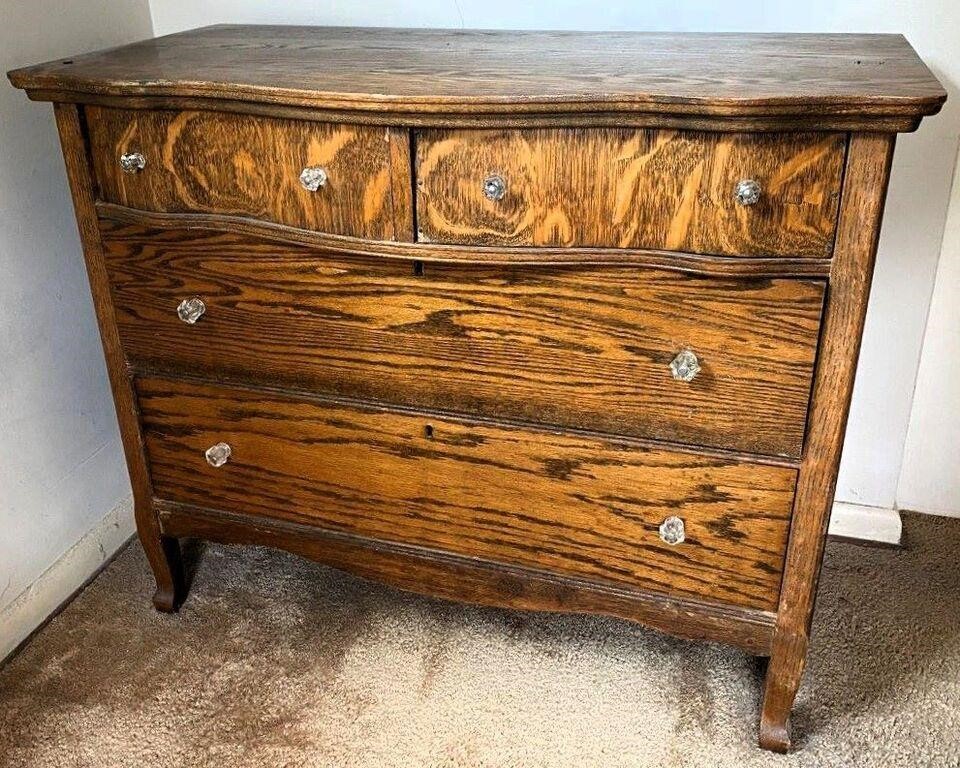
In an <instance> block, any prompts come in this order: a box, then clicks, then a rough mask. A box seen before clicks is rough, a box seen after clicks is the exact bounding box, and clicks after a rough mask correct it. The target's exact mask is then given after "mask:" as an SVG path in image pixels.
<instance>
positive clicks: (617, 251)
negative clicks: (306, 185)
mask: <svg viewBox="0 0 960 768" xmlns="http://www.w3.org/2000/svg"><path fill="white" fill-rule="evenodd" d="M96 207H97V213H98V215H99V216H100V219H101V226H103V227H105V228H108V229H112V228H113V227H115V226H116V225H117V224H132V225H134V226H142V227H145V228H148V229H162V230H169V229H189V230H192V231H199V232H223V231H224V230H226V231H227V232H230V233H233V234H237V235H249V236H251V237H254V238H265V239H268V240H271V241H275V242H279V243H291V244H294V245H309V246H313V247H316V248H321V249H323V250H324V251H328V252H330V253H336V254H348V255H354V256H382V257H385V258H388V259H405V260H414V261H435V262H442V263H448V264H471V265H473V264H524V265H531V266H533V265H536V266H554V265H558V264H581V265H592V266H600V265H630V266H634V267H652V268H655V269H665V270H670V271H673V272H679V273H683V274H690V275H699V276H715V277H822V278H827V277H829V275H830V259H796V258H787V257H776V258H767V257H752V256H738V257H737V258H735V259H731V258H728V257H725V256H704V255H703V254H696V253H678V252H673V251H653V250H649V249H639V248H564V247H553V248H513V247H510V246H489V245H470V246H463V245H438V244H436V243H422V242H419V243H401V242H391V241H380V240H377V241H373V240H362V239H359V238H355V237H343V236H339V235H328V234H324V233H322V232H313V231H309V230H305V229H296V228H294V227H287V226H284V225H281V224H272V223H270V222H263V221H255V220H253V219H249V218H246V217H239V216H214V215H211V214H205V213H179V214H163V213H150V212H147V211H137V210H133V209H130V208H126V207H124V206H118V205H113V204H112V203H103V202H100V203H97V206H96Z"/></svg>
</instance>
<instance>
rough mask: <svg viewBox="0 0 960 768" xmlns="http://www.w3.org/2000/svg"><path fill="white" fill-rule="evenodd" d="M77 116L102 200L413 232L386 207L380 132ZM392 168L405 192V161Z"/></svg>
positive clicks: (387, 233) (284, 123)
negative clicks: (84, 120)
mask: <svg viewBox="0 0 960 768" xmlns="http://www.w3.org/2000/svg"><path fill="white" fill-rule="evenodd" d="M86 114H87V122H88V125H89V130H90V142H91V147H92V152H93V165H94V169H95V173H96V177H97V181H98V184H99V189H100V196H101V198H102V199H103V200H104V201H106V202H109V203H116V204H118V205H124V206H128V207H130V208H139V209H141V210H146V211H158V212H163V213H207V214H220V215H224V216H247V217H251V218H255V219H260V220H262V221H269V222H274V223H277V224H286V225H289V226H291V227H298V228H302V229H310V230H316V231H320V232H324V233H329V234H335V235H349V236H353V237H363V238H370V239H378V240H408V239H410V238H411V236H412V232H411V231H410V230H412V220H411V221H410V222H407V221H406V214H405V213H404V212H403V211H395V210H394V201H393V197H392V195H391V183H392V181H391V178H392V177H391V174H392V173H393V171H394V170H395V169H393V168H392V167H391V151H390V131H389V129H386V128H377V127H363V126H355V125H341V124H336V125H333V124H326V123H316V122H308V121H300V120H283V119H276V118H267V117H255V116H252V115H234V114H230V113H221V112H202V111H185V112H180V111H168V110H156V111H155V110H126V109H107V108H101V107H93V106H91V107H87V111H86ZM404 141H407V139H406V138H404ZM396 170H397V172H398V173H400V174H401V175H404V176H405V177H406V179H407V180H406V182H405V184H406V187H405V188H406V189H409V184H410V181H409V179H410V169H409V165H404V166H403V167H402V168H399V169H396ZM400 186H403V184H400ZM395 214H396V215H395ZM395 222H396V223H395ZM404 229H406V230H407V231H404Z"/></svg>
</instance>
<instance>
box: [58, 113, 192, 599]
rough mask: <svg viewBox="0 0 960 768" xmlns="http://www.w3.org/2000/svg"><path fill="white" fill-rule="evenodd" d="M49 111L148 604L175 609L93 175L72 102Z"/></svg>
mask: <svg viewBox="0 0 960 768" xmlns="http://www.w3.org/2000/svg"><path fill="white" fill-rule="evenodd" d="M54 113H55V115H56V120H57V130H58V131H59V133H60V144H61V146H62V147H63V158H64V161H65V163H66V167H67V180H68V182H69V184H70V194H71V196H72V197H73V207H74V210H75V212H76V216H77V227H78V229H79V231H80V243H81V245H82V247H83V255H84V260H85V262H86V265H87V277H88V279H89V281H90V291H91V293H92V294H93V305H94V308H95V310H96V313H97V325H98V327H99V329H100V341H101V342H102V343H103V354H104V357H105V358H106V360H107V373H108V376H109V378H110V389H111V391H112V392H113V401H114V404H115V405H116V409H117V421H118V423H119V426H120V440H121V442H122V444H123V453H124V458H125V459H126V462H127V469H128V471H129V473H130V485H131V486H132V489H133V512H134V515H135V517H136V520H137V533H138V534H139V536H140V542H141V543H142V544H143V549H144V551H145V552H146V553H147V559H148V560H149V561H150V567H151V568H152V569H153V573H154V576H155V577H156V580H157V591H156V592H155V593H154V595H153V604H154V605H155V606H156V607H157V608H158V609H159V610H161V611H166V612H170V611H174V610H176V608H177V607H178V606H179V604H180V601H181V600H182V599H183V597H184V593H185V588H184V584H185V582H184V577H183V567H182V565H181V561H180V544H179V542H178V541H177V540H176V539H175V538H170V537H168V536H163V535H162V534H161V532H160V526H159V522H158V521H157V518H156V515H155V513H154V510H153V504H152V498H153V489H152V486H151V481H150V473H149V470H148V469H147V465H146V458H145V455H144V449H143V440H142V435H141V431H140V413H139V409H138V407H137V402H136V397H135V395H134V392H133V377H132V375H131V374H130V372H129V371H128V369H127V366H126V362H125V357H124V354H123V349H122V346H121V344H120V336H119V333H118V332H117V325H116V322H115V320H114V309H113V301H112V299H111V296H110V281H109V278H108V277H107V268H106V265H105V264H104V258H103V248H102V245H101V241H100V233H99V232H98V230H97V216H96V211H95V209H94V204H93V180H92V178H91V176H90V167H89V165H88V164H87V162H86V158H87V152H86V147H85V144H84V137H83V129H82V125H81V121H80V114H79V110H78V109H77V108H76V107H75V106H73V105H72V104H57V105H56V106H55V108H54Z"/></svg>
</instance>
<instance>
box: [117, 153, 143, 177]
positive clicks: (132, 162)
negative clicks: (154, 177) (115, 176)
mask: <svg viewBox="0 0 960 768" xmlns="http://www.w3.org/2000/svg"><path fill="white" fill-rule="evenodd" d="M146 166H147V158H145V157H144V156H143V155H141V154H140V153H139V152H124V153H123V154H122V155H120V168H121V169H123V172H124V173H137V172H139V171H142V170H143V169H144V168H146Z"/></svg>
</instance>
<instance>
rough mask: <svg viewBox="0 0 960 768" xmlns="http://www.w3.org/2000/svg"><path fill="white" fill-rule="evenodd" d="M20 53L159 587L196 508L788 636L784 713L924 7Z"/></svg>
mask: <svg viewBox="0 0 960 768" xmlns="http://www.w3.org/2000/svg"><path fill="white" fill-rule="evenodd" d="M9 76H10V78H11V81H12V82H13V83H14V84H15V85H17V86H18V87H22V88H25V89H26V90H27V91H28V94H29V96H30V97H31V98H34V99H47V100H50V101H54V102H56V103H57V104H56V113H57V123H58V126H59V129H60V134H61V142H62V145H63V149H64V154H65V157H66V161H67V170H68V175H69V178H70V185H71V191H72V194H73V197H74V202H75V205H76V209H77V218H78V222H79V224H80V230H81V237H82V240H83V246H84V255H85V258H86V261H87V268H88V272H89V275H90V282H91V286H92V289H93V295H94V300H95V303H96V308H97V317H98V321H99V324H100V330H101V334H102V336H103V341H104V350H105V354H106V357H107V362H108V367H109V371H110V379H111V384H112V386H113V390H114V397H115V399H116V404H117V413H118V418H119V420H120V427H121V434H122V436H123V443H124V449H125V452H126V457H127V463H128V465H129V467H130V473H131V479H132V482H133V487H134V497H135V502H136V513H137V527H138V531H139V534H140V537H141V540H142V542H143V545H144V548H145V550H146V552H147V555H148V558H149V560H150V563H151V566H152V568H153V570H154V574H155V576H156V581H157V586H158V589H157V595H156V597H155V603H156V605H157V607H158V608H160V609H162V610H173V609H175V608H176V606H177V605H178V603H179V601H180V600H181V599H182V598H183V595H184V590H183V584H182V574H181V568H180V562H179V549H178V543H177V542H178V540H179V539H180V538H181V537H184V536H198V537H201V538H208V539H215V540H220V541H228V542H237V543H259V544H269V545H272V546H279V547H284V548H286V549H289V550H291V551H294V552H298V553H300V554H303V555H306V556H308V557H312V558H315V559H317V560H320V561H322V562H326V563H329V564H331V565H334V566H336V567H339V568H344V569H347V570H350V571H353V572H354V573H357V574H360V575H362V576H366V577H370V578H376V579H380V580H382V581H385V582H387V583H390V584H394V585H396V586H399V587H401V588H403V589H408V590H413V591H417V592H421V593H425V594H434V595H438V596H441V597H447V598H453V599H460V600H471V601H475V602H479V603H484V604H490V605H508V606H512V607H517V608H530V609H536V610H565V611H582V612H594V613H605V614H611V615H615V616H621V617H624V618H629V619H633V620H636V621H642V622H644V623H645V624H648V625H649V626H652V627H656V628H658V629H661V630H664V631H667V632H672V633H674V634H677V635H681V636H684V637H694V638H703V639H712V640H721V641H724V642H728V643H733V644H735V645H738V646H740V647H742V648H745V649H747V650H750V651H753V652H755V653H759V654H764V655H769V656H770V664H769V668H768V672H767V680H766V685H765V693H764V702H763V708H762V716H761V728H760V742H761V745H762V746H764V747H766V748H769V749H776V750H781V751H782V750H785V749H787V748H788V746H789V741H790V733H789V723H788V721H789V713H790V709H791V706H792V704H793V701H794V698H795V696H796V693H797V688H798V686H799V684H800V679H801V676H802V673H803V667H804V659H805V655H806V650H807V646H808V644H809V635H810V631H809V628H810V621H811V615H812V611H813V598H814V594H815V591H816V584H817V577H818V573H819V569H820V561H821V556H822V551H823V542H824V538H825V535H826V525H827V521H828V516H829V510H830V506H831V502H832V496H833V489H834V485H835V482H836V472H837V467H838V461H839V456H840V450H841V445H842V436H843V430H844V425H845V422H846V417H847V412H848V408H849V400H850V393H851V390H852V385H853V372H854V369H855V364H856V356H857V351H858V348H859V343H860V334H861V332H862V328H863V319H864V313H865V311H866V301H867V294H868V289H869V283H870V278H871V272H872V266H873V258H874V253H875V250H876V243H877V237H878V233H879V227H880V219H881V213H882V205H883V199H884V194H885V191H886V184H887V181H888V176H889V166H890V160H891V155H892V149H893V140H894V135H893V134H894V133H895V132H898V131H906V130H913V129H914V128H916V126H917V124H918V123H919V121H920V118H921V117H922V116H924V115H928V114H934V113H935V112H936V111H938V110H939V108H940V105H941V104H942V103H943V100H944V99H945V92H944V90H943V88H942V86H941V85H940V84H939V83H938V82H937V81H936V79H935V78H934V77H933V76H932V75H931V74H930V72H929V70H927V68H926V67H925V66H924V65H923V63H922V62H921V61H920V60H919V58H918V57H917V56H916V54H915V53H914V52H913V50H912V49H911V48H910V47H909V45H908V44H907V43H906V41H905V40H904V39H903V38H902V37H900V36H893V35H665V34H636V33H590V34H580V33H570V32H527V33H517V32H482V31H480V32H478V31H462V30H460V31H438V30H402V31H400V30H383V29H338V28H334V29H323V28H318V29H310V28H302V27H301V28H281V27H211V28H207V29H203V30H195V31H193V32H187V33H182V34H178V35H171V36H169V37H166V38H160V39H158V40H152V41H145V42H142V43H137V44H135V45H132V46H125V47H123V48H119V49H114V50H112V51H105V52H100V53H93V54H87V55H84V56H78V57H75V58H74V59H61V60H60V61H57V62H51V63H49V64H45V65H39V66H36V67H29V68H26V69H22V70H17V71H15V72H11V73H9ZM75 105H77V106H75ZM304 169H307V170H306V173H303V172H304ZM311 190H313V191H311ZM811 393H812V395H811ZM811 398H812V399H811ZM808 404H809V407H808Z"/></svg>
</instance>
